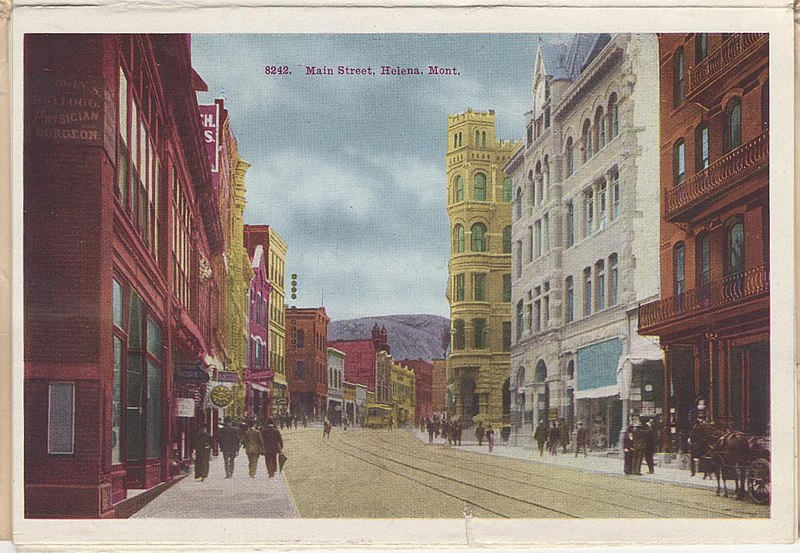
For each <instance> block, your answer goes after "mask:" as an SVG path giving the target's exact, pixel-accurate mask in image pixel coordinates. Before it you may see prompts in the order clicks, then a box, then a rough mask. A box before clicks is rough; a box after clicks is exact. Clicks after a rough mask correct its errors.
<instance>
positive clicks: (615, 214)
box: [611, 169, 621, 219]
mask: <svg viewBox="0 0 800 553" xmlns="http://www.w3.org/2000/svg"><path fill="white" fill-rule="evenodd" d="M620 193H621V190H620V184H619V171H617V170H616V169H615V170H614V171H612V172H611V196H612V199H611V201H612V202H613V204H614V205H613V210H612V212H611V218H612V219H617V218H619V214H620V207H621V206H620Z"/></svg>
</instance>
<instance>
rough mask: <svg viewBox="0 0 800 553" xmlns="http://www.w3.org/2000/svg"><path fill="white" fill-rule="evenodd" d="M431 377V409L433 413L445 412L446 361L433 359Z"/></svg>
mask: <svg viewBox="0 0 800 553" xmlns="http://www.w3.org/2000/svg"><path fill="white" fill-rule="evenodd" d="M431 365H433V374H432V377H431V409H432V410H433V412H434V413H445V412H447V360H446V359H434V360H433V361H431Z"/></svg>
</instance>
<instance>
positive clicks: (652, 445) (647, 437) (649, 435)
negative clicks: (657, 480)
mask: <svg viewBox="0 0 800 553" xmlns="http://www.w3.org/2000/svg"><path fill="white" fill-rule="evenodd" d="M643 432H644V435H643V439H644V459H645V461H647V472H649V473H650V474H653V472H655V471H654V468H655V461H654V460H653V454H654V453H655V449H656V433H655V431H654V430H653V426H652V424H651V422H650V421H648V422H647V424H645V425H644V430H643Z"/></svg>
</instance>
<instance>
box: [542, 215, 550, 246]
mask: <svg viewBox="0 0 800 553" xmlns="http://www.w3.org/2000/svg"><path fill="white" fill-rule="evenodd" d="M542 226H543V227H544V230H543V232H544V239H543V241H544V251H545V253H547V252H549V251H550V215H549V214H548V213H545V214H544V217H543V218H542Z"/></svg>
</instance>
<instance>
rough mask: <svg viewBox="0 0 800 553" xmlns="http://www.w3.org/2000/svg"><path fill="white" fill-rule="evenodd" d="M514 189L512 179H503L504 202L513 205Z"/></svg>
mask: <svg viewBox="0 0 800 553" xmlns="http://www.w3.org/2000/svg"><path fill="white" fill-rule="evenodd" d="M513 187H514V183H513V181H512V180H511V177H506V178H504V179H503V201H504V202H508V203H511V200H512V199H513V196H514V194H513V192H512V189H513Z"/></svg>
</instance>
